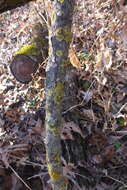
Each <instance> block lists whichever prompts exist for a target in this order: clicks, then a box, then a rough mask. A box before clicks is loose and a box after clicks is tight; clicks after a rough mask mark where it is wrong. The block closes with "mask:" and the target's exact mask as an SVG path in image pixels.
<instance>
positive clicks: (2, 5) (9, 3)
mask: <svg viewBox="0 0 127 190" xmlns="http://www.w3.org/2000/svg"><path fill="white" fill-rule="evenodd" d="M29 1H33V0H0V13H2V12H5V11H8V10H10V9H14V8H16V7H20V6H22V5H24V4H26V3H28V2H29Z"/></svg>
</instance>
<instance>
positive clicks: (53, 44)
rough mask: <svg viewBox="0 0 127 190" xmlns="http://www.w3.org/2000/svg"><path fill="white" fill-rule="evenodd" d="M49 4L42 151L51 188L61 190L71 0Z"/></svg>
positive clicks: (63, 179) (64, 181)
mask: <svg viewBox="0 0 127 190" xmlns="http://www.w3.org/2000/svg"><path fill="white" fill-rule="evenodd" d="M52 5H53V10H52V11H53V13H52V18H51V28H50V29H49V61H48V65H47V68H46V151H47V166H48V172H49V175H50V178H51V182H52V186H53V189H54V190H64V189H66V184H67V180H66V179H65V177H64V175H63V169H62V162H61V155H62V153H61V152H62V151H61V129H62V121H61V118H62V101H63V96H64V82H65V74H66V70H67V68H68V65H69V61H68V49H69V45H70V42H71V36H72V34H71V24H72V13H73V5H74V0H71V1H70V0H54V1H52Z"/></svg>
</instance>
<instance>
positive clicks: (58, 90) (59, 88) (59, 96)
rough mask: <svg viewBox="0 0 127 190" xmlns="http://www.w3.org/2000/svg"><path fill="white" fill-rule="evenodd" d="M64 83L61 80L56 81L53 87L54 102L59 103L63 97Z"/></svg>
mask: <svg viewBox="0 0 127 190" xmlns="http://www.w3.org/2000/svg"><path fill="white" fill-rule="evenodd" d="M63 91H64V84H63V82H58V83H57V85H56V87H55V97H54V101H55V103H56V104H60V103H61V101H62V98H63V93H64V92H63Z"/></svg>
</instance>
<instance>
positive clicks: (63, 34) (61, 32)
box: [55, 27, 72, 43]
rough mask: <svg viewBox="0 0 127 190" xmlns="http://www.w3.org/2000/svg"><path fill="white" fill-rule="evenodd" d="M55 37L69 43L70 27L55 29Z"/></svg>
mask: <svg viewBox="0 0 127 190" xmlns="http://www.w3.org/2000/svg"><path fill="white" fill-rule="evenodd" d="M55 35H56V39H57V40H59V41H62V40H65V41H66V42H67V43H70V42H71V40H72V32H71V31H70V28H62V27H59V28H58V29H57V30H56V31H55Z"/></svg>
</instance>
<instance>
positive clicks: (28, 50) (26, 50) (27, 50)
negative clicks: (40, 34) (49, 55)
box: [14, 43, 38, 56]
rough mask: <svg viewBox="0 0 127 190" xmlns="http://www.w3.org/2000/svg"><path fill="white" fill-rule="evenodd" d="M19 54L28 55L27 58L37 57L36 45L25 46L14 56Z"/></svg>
mask: <svg viewBox="0 0 127 190" xmlns="http://www.w3.org/2000/svg"><path fill="white" fill-rule="evenodd" d="M20 54H25V55H29V56H37V54H38V48H37V46H36V44H34V43H33V44H27V45H25V46H23V47H22V48H21V49H19V51H17V52H16V53H15V54H14V56H16V55H20Z"/></svg>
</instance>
